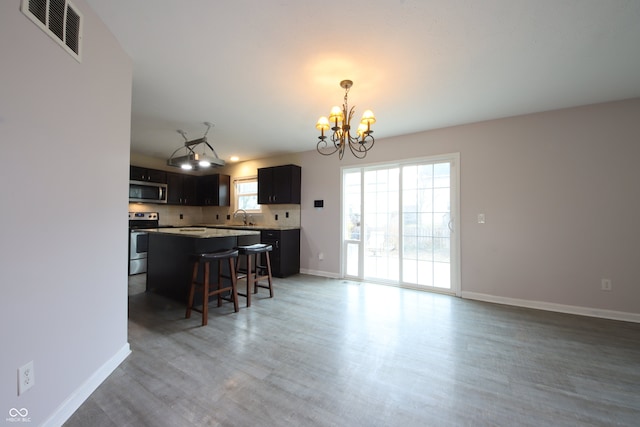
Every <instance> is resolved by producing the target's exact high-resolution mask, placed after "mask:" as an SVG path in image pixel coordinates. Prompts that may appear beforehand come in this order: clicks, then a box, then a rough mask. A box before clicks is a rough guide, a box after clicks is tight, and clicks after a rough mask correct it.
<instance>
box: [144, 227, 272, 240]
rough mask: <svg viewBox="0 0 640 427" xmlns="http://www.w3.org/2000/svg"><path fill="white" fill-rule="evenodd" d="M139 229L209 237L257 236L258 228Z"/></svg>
mask: <svg viewBox="0 0 640 427" xmlns="http://www.w3.org/2000/svg"><path fill="white" fill-rule="evenodd" d="M141 231H146V232H148V233H158V234H170V235H173V236H185V237H194V238H198V239H211V238H217V237H238V236H259V235H260V231H259V230H257V229H256V230H239V229H236V228H234V229H227V228H209V227H204V226H202V227H174V228H147V229H144V230H141Z"/></svg>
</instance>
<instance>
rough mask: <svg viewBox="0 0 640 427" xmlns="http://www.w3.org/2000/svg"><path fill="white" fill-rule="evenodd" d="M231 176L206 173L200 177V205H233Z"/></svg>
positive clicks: (198, 190) (198, 189) (198, 191)
mask: <svg viewBox="0 0 640 427" xmlns="http://www.w3.org/2000/svg"><path fill="white" fill-rule="evenodd" d="M230 186H231V177H230V176H229V175H220V174H215V175H205V176H201V177H199V178H198V188H197V193H198V205H200V206H231V192H230Z"/></svg>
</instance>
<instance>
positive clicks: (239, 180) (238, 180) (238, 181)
mask: <svg viewBox="0 0 640 427" xmlns="http://www.w3.org/2000/svg"><path fill="white" fill-rule="evenodd" d="M246 182H255V183H256V192H255V193H242V194H241V193H240V192H239V191H238V184H241V183H246ZM254 194H255V196H256V200H257V199H258V176H257V175H254V176H243V177H240V178H235V179H234V180H233V207H234V210H238V209H240V203H239V200H240V197H241V196H245V195H254ZM257 206H258V208H257V209H245V210H246V212H247V213H254V214H256V213H257V214H259V213H262V206H261V205H259V204H258V205H257Z"/></svg>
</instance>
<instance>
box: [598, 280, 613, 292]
mask: <svg viewBox="0 0 640 427" xmlns="http://www.w3.org/2000/svg"><path fill="white" fill-rule="evenodd" d="M600 288H601V289H602V290H603V291H610V290H611V289H612V288H611V279H602V282H601V283H600Z"/></svg>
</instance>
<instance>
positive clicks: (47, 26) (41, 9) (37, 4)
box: [21, 0, 82, 62]
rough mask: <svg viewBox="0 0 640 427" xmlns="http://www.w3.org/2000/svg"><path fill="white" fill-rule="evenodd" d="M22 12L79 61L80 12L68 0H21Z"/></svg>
mask: <svg viewBox="0 0 640 427" xmlns="http://www.w3.org/2000/svg"><path fill="white" fill-rule="evenodd" d="M21 10H22V13H24V14H25V15H26V16H27V17H28V18H29V19H31V20H32V21H33V22H34V23H35V24H36V25H37V26H38V27H40V28H41V29H42V30H43V31H44V32H45V33H47V34H48V35H49V37H51V38H52V39H54V40H55V41H56V42H57V43H58V44H59V45H60V46H62V47H63V48H64V49H65V50H66V51H67V52H69V54H70V55H71V56H73V57H74V58H75V59H77V60H78V62H81V55H80V53H81V49H80V44H81V43H80V42H81V41H82V14H81V13H80V12H79V11H78V9H77V8H76V7H75V6H74V5H73V4H72V3H71V2H70V1H68V0H22V7H21Z"/></svg>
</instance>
